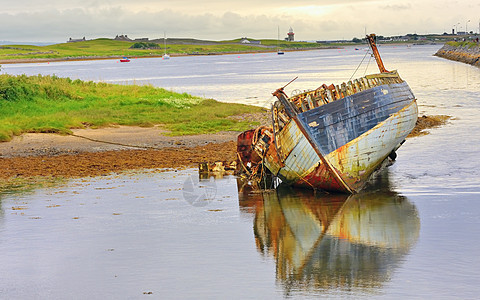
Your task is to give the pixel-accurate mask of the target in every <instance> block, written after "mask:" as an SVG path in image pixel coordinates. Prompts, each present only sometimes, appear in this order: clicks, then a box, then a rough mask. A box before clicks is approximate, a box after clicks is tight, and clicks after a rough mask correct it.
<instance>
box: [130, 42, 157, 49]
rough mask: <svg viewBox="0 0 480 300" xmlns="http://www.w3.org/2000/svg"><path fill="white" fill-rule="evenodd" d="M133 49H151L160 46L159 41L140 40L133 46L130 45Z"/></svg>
mask: <svg viewBox="0 0 480 300" xmlns="http://www.w3.org/2000/svg"><path fill="white" fill-rule="evenodd" d="M130 48H132V49H149V48H158V44H157V43H146V42H139V43H134V44H133V45H132V46H130Z"/></svg>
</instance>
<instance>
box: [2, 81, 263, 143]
mask: <svg viewBox="0 0 480 300" xmlns="http://www.w3.org/2000/svg"><path fill="white" fill-rule="evenodd" d="M259 111H261V108H258V107H253V106H247V105H242V104H232V103H221V102H217V101H215V100H211V99H203V98H199V97H194V96H191V95H188V94H185V93H184V94H178V93H174V92H171V91H167V90H165V89H161V88H155V87H152V86H135V85H133V86H132V85H114V84H106V83H95V82H91V81H90V82H85V81H81V80H71V79H69V78H59V77H56V76H41V75H38V76H26V75H19V76H11V75H0V141H9V140H10V139H11V138H12V137H13V136H14V135H20V134H22V133H25V132H55V133H64V134H67V133H69V132H70V129H72V128H85V127H102V126H111V125H138V126H153V125H155V124H162V125H163V126H164V128H165V129H167V130H170V132H171V134H172V135H188V134H199V133H214V132H218V131H226V130H234V131H241V130H245V129H246V128H249V127H251V126H253V125H257V124H256V123H249V122H246V121H236V120H233V119H230V118H227V117H228V116H232V115H239V114H243V113H251V112H259Z"/></svg>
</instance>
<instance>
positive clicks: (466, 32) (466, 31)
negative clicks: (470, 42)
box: [465, 20, 470, 35]
mask: <svg viewBox="0 0 480 300" xmlns="http://www.w3.org/2000/svg"><path fill="white" fill-rule="evenodd" d="M468 22H470V20H468V21H467V22H466V23H465V34H467V35H468V30H467V25H468Z"/></svg>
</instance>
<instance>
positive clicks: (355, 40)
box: [352, 37, 362, 43]
mask: <svg viewBox="0 0 480 300" xmlns="http://www.w3.org/2000/svg"><path fill="white" fill-rule="evenodd" d="M352 42H354V43H361V42H362V40H361V39H359V38H356V37H354V38H353V39H352Z"/></svg>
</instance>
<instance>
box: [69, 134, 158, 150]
mask: <svg viewBox="0 0 480 300" xmlns="http://www.w3.org/2000/svg"><path fill="white" fill-rule="evenodd" d="M69 135H71V136H74V137H78V138H82V139H86V140H89V141H92V142H97V143H104V144H110V145H117V146H122V147H131V148H139V149H154V150H162V149H163V148H159V147H152V146H139V145H130V144H122V143H116V142H109V141H102V140H97V139H92V138H89V137H86V136H81V135H77V134H74V133H70V134H69Z"/></svg>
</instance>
